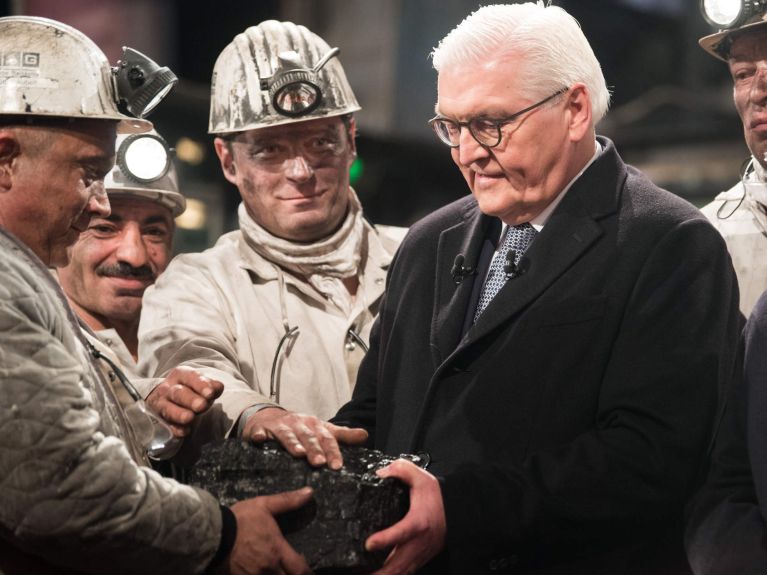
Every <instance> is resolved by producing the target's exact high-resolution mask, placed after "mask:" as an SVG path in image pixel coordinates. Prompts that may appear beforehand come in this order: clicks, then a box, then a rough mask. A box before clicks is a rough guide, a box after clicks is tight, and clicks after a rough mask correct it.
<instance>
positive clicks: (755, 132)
mask: <svg viewBox="0 0 767 575" xmlns="http://www.w3.org/2000/svg"><path fill="white" fill-rule="evenodd" d="M702 6H703V12H704V16H705V17H706V19H707V20H708V21H709V23H711V24H713V25H715V26H717V27H718V28H720V30H719V31H718V32H716V33H714V34H710V35H708V36H705V37H703V38H701V39H700V40H699V44H700V46H701V47H702V48H703V49H704V50H705V51H706V52H708V53H709V54H711V55H712V56H714V57H715V58H717V59H718V60H721V61H723V62H725V63H726V64H727V66H728V67H729V69H730V74H731V76H732V80H733V98H734V101H735V108H736V109H737V111H738V115H739V116H740V119H741V121H742V123H743V134H744V136H745V141H746V145H747V146H748V149H749V151H750V152H751V158H750V159H749V161H748V163H747V164H745V165H744V168H743V171H742V173H741V175H740V181H738V183H736V184H735V185H734V186H733V187H732V188H730V189H729V190H727V191H725V192H722V193H720V194H719V195H717V197H716V198H715V199H714V201H712V202H711V203H710V204H708V205H706V206H705V207H703V208H702V211H703V213H704V214H705V215H706V217H707V218H708V219H709V220H710V221H711V223H712V224H714V226H715V227H716V228H717V229H718V230H719V232H720V233H721V234H722V236H723V237H724V239H725V241H726V242H727V247H728V249H729V251H730V255H731V256H732V260H733V266H734V267H735V272H736V273H737V274H738V285H739V287H740V309H741V311H742V312H743V314H744V315H745V316H746V317H748V315H749V314H750V313H751V310H752V308H753V307H754V304H755V303H756V301H757V299H759V296H760V295H761V294H762V292H763V291H764V290H765V289H767V263H765V262H767V171H766V170H767V110H765V105H766V104H767V77H765V66H766V65H767V14H765V4H764V3H763V2H761V1H752V0H728V1H727V2H723V1H722V0H705V1H704V2H702Z"/></svg>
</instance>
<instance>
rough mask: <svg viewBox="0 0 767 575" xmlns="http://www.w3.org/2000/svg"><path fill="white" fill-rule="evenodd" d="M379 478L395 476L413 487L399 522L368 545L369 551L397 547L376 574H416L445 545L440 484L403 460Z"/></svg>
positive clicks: (384, 471)
mask: <svg viewBox="0 0 767 575" xmlns="http://www.w3.org/2000/svg"><path fill="white" fill-rule="evenodd" d="M377 475H378V476H379V477H396V478H398V479H400V480H402V481H403V482H405V483H407V484H408V485H409V486H410V509H409V510H408V512H407V515H405V517H403V518H402V519H401V520H400V521H398V522H397V523H395V524H394V525H392V526H391V527H389V528H387V529H384V530H383V531H379V532H378V533H373V535H371V536H370V537H368V539H367V541H366V542H365V549H367V550H368V551H380V550H382V549H389V548H391V547H394V549H393V550H392V552H391V553H390V554H389V556H388V557H387V558H386V562H385V563H384V565H383V567H381V569H379V570H378V571H376V572H375V573H374V574H373V575H400V574H402V573H415V571H416V570H418V569H419V568H420V567H421V566H423V565H424V564H425V563H426V562H427V561H429V560H430V559H431V558H432V557H434V556H435V555H436V554H437V553H439V552H440V551H441V550H442V547H444V545H445V534H446V533H447V523H446V520H445V508H444V506H443V503H442V491H441V489H440V487H439V482H438V481H437V478H436V477H434V476H433V475H432V474H430V473H428V472H427V471H424V470H423V469H421V468H420V467H418V466H417V465H414V464H413V463H411V462H409V461H406V460H404V459H398V460H397V461H395V462H394V463H392V464H391V465H389V466H387V467H384V468H383V469H381V470H379V471H378V472H377Z"/></svg>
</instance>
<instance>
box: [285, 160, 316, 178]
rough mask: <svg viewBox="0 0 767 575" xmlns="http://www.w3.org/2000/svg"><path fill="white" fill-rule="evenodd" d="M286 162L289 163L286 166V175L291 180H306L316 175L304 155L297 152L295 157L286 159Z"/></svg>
mask: <svg viewBox="0 0 767 575" xmlns="http://www.w3.org/2000/svg"><path fill="white" fill-rule="evenodd" d="M286 162H287V164H288V165H287V166H286V168H285V176H287V178H288V179H289V180H293V181H294V182H306V181H309V180H311V179H312V177H313V176H314V170H313V169H312V167H311V166H310V165H309V163H308V162H307V161H306V158H304V157H303V156H302V155H300V154H296V155H295V156H294V157H292V158H290V159H289V160H286Z"/></svg>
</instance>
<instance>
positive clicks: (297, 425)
mask: <svg viewBox="0 0 767 575" xmlns="http://www.w3.org/2000/svg"><path fill="white" fill-rule="evenodd" d="M241 435H242V437H243V438H245V439H250V440H251V441H254V442H256V443H260V442H263V441H267V440H269V439H276V440H277V441H279V442H280V443H281V444H282V446H283V447H284V448H285V449H287V450H288V452H289V453H291V454H292V455H293V456H295V457H306V459H307V460H308V461H309V463H310V464H311V465H324V464H326V463H327V465H328V467H330V468H331V469H340V468H341V466H342V465H343V458H342V457H341V450H340V448H339V446H338V444H339V443H344V444H349V445H359V444H361V443H364V442H365V440H366V439H367V437H368V434H367V431H365V430H364V429H359V428H350V427H341V426H338V425H333V424H332V423H328V422H327V421H322V420H321V419H319V418H318V417H314V416H312V415H306V414H303V413H293V412H292V411H287V410H285V409H282V408H281V407H276V406H274V407H272V406H269V407H264V408H263V409H260V410H258V411H256V412H255V413H253V414H252V415H250V416H249V417H248V419H247V421H246V422H245V424H244V427H243V431H242V434H241Z"/></svg>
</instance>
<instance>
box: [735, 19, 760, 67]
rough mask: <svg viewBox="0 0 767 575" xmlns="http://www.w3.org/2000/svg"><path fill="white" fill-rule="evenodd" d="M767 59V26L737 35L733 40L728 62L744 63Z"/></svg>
mask: <svg viewBox="0 0 767 575" xmlns="http://www.w3.org/2000/svg"><path fill="white" fill-rule="evenodd" d="M766 57H767V26H760V27H759V28H756V29H753V30H748V31H744V32H741V33H740V34H737V35H736V36H735V37H734V38H733V39H732V44H731V46H730V50H729V57H728V61H730V62H743V61H751V60H759V59H763V58H766Z"/></svg>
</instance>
